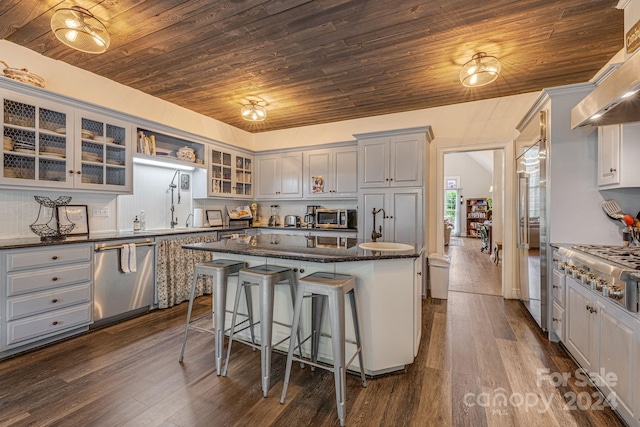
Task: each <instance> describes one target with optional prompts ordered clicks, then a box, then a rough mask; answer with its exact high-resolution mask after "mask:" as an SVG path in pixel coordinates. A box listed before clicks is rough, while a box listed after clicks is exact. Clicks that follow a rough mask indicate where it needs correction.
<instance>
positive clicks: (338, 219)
mask: <svg viewBox="0 0 640 427" xmlns="http://www.w3.org/2000/svg"><path fill="white" fill-rule="evenodd" d="M315 225H316V228H351V229H355V228H357V226H358V211H356V210H355V209H316V224H315Z"/></svg>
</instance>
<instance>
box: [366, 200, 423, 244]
mask: <svg viewBox="0 0 640 427" xmlns="http://www.w3.org/2000/svg"><path fill="white" fill-rule="evenodd" d="M358 206H359V209H358V215H359V218H358V224H359V225H358V233H359V237H360V239H362V240H364V241H370V240H371V232H372V231H373V214H372V211H373V210H374V209H375V210H376V211H378V209H384V210H382V211H380V212H378V213H377V214H376V216H375V220H376V231H378V232H381V233H382V237H380V238H378V240H379V241H385V242H398V243H407V244H410V245H418V246H422V245H423V238H422V230H423V223H424V218H423V211H424V207H423V203H422V189H419V188H407V189H404V190H401V189H367V190H363V191H362V192H361V194H360V198H359V203H358ZM380 227H382V231H380Z"/></svg>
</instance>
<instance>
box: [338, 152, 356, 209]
mask: <svg viewBox="0 0 640 427" xmlns="http://www.w3.org/2000/svg"><path fill="white" fill-rule="evenodd" d="M332 180H333V188H332V190H333V194H334V196H339V197H357V195H358V147H345V148H336V149H334V150H333V179H332Z"/></svg>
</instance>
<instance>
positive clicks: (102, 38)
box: [51, 6, 111, 53]
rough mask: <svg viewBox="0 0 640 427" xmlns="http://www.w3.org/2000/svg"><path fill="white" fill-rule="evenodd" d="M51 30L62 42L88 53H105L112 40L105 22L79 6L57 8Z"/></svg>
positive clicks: (52, 19) (52, 18)
mask: <svg viewBox="0 0 640 427" xmlns="http://www.w3.org/2000/svg"><path fill="white" fill-rule="evenodd" d="M51 30H52V31H53V33H54V34H55V35H56V37H57V38H58V40H60V41H61V42H62V43H64V44H66V45H67V46H69V47H72V48H74V49H77V50H79V51H82V52H86V53H103V52H105V51H106V50H107V48H108V47H109V43H110V42H111V38H110V37H109V33H108V32H107V29H106V28H105V26H104V24H103V23H102V22H100V20H98V19H97V18H96V17H94V16H93V15H92V14H91V12H89V11H88V10H86V9H83V8H81V7H79V6H73V7H72V8H63V9H58V10H56V12H55V13H54V14H53V16H52V17H51Z"/></svg>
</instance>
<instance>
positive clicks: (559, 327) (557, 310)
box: [551, 301, 565, 342]
mask: <svg viewBox="0 0 640 427" xmlns="http://www.w3.org/2000/svg"><path fill="white" fill-rule="evenodd" d="M564 325H565V321H564V308H562V307H560V305H559V304H558V302H557V301H554V302H553V316H552V319H551V327H552V328H553V332H555V333H556V335H557V336H558V338H559V339H560V341H561V342H564Z"/></svg>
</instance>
